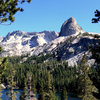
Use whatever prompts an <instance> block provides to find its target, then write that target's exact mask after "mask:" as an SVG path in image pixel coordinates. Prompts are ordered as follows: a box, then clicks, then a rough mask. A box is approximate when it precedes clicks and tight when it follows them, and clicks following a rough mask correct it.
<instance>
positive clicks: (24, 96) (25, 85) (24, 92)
mask: <svg viewBox="0 0 100 100" xmlns="http://www.w3.org/2000/svg"><path fill="white" fill-rule="evenodd" d="M20 100H27V79H26V78H25V79H24V91H23V92H22V94H21V96H20Z"/></svg>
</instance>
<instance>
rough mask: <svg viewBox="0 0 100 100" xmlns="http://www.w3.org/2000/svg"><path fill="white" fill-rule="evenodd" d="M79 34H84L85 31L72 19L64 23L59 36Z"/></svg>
mask: <svg viewBox="0 0 100 100" xmlns="http://www.w3.org/2000/svg"><path fill="white" fill-rule="evenodd" d="M78 33H84V30H83V29H82V28H81V27H80V26H79V25H78V24H77V22H76V20H75V19H74V18H73V17H71V18H69V19H68V20H66V21H65V22H64V23H63V25H62V27H61V31H60V33H59V36H69V35H72V34H78Z"/></svg>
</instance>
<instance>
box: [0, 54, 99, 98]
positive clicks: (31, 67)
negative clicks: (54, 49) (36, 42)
mask: <svg viewBox="0 0 100 100" xmlns="http://www.w3.org/2000/svg"><path fill="white" fill-rule="evenodd" d="M49 56H50V58H51V59H50V60H46V59H47V58H48V57H49ZM24 57H26V56H22V57H11V58H8V65H7V68H6V72H5V73H4V74H3V75H2V82H3V83H6V84H7V85H9V80H8V79H7V77H8V76H9V77H10V75H9V72H10V71H11V69H12V70H13V71H12V72H15V73H12V76H13V77H12V78H11V77H10V78H9V79H13V83H16V87H15V88H17V87H18V88H22V89H24V92H23V95H22V96H21V98H25V97H27V91H28V83H27V82H28V78H27V74H28V73H31V75H30V76H31V81H30V84H31V91H32V92H33V93H34V94H36V93H38V94H39V97H38V99H39V100H58V94H59V95H61V96H60V97H61V100H66V99H67V95H68V93H71V95H72V96H75V97H80V98H82V100H87V98H88V97H89V98H92V99H88V100H97V99H96V97H97V95H98V92H97V91H98V87H97V86H96V87H95V84H97V82H96V81H95V82H96V83H95V84H94V79H97V78H98V81H99V75H98V77H96V76H95V75H94V74H95V73H96V74H98V73H97V71H95V70H97V69H94V68H90V67H89V66H88V65H87V59H86V56H84V57H83V59H82V61H81V62H80V63H79V64H78V66H74V67H71V66H68V64H67V62H66V61H57V60H54V59H52V55H50V54H49V55H45V56H44V55H42V56H39V57H36V56H32V57H30V58H28V59H27V60H26V61H24V62H23V63H22V62H21V63H20V61H21V60H23V59H24ZM19 59H20V60H19ZM37 59H38V60H37ZM90 76H91V77H90ZM13 83H12V85H13ZM10 85H11V83H10ZM12 85H11V86H12ZM12 87H14V86H12ZM88 90H89V91H88ZM94 90H95V91H94ZM25 91H26V92H25ZM22 100H23V99H22Z"/></svg>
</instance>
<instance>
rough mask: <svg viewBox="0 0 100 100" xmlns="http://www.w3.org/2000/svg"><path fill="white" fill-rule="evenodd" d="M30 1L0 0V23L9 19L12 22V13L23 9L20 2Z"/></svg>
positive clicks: (27, 0) (26, 0)
mask: <svg viewBox="0 0 100 100" xmlns="http://www.w3.org/2000/svg"><path fill="white" fill-rule="evenodd" d="M24 2H28V3H30V2H31V0H0V23H3V22H7V21H11V22H14V20H15V18H14V15H15V14H16V13H17V12H18V11H21V12H22V11H23V9H22V8H21V7H19V5H20V4H23V3H24Z"/></svg>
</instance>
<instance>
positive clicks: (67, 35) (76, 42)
mask: <svg viewBox="0 0 100 100" xmlns="http://www.w3.org/2000/svg"><path fill="white" fill-rule="evenodd" d="M79 33H82V34H79ZM94 37H98V38H100V35H99V34H98V33H88V32H85V33H84V31H83V29H82V28H81V27H80V26H78V24H77V23H76V21H75V19H74V18H72V17H71V18H70V19H68V20H67V21H65V23H64V24H63V25H62V27H61V31H60V33H57V32H54V31H43V32H23V31H14V32H12V33H8V35H7V36H6V37H4V38H2V37H1V39H0V40H1V41H0V46H2V47H3V52H2V53H0V56H15V55H23V54H29V56H32V55H39V54H41V53H43V54H47V53H51V54H54V55H55V57H54V58H55V59H56V58H57V56H59V57H60V58H61V59H63V60H66V61H68V64H69V65H71V66H74V65H75V64H77V63H78V62H79V60H80V59H81V58H82V55H83V54H84V52H87V56H88V58H89V64H91V63H92V64H93V62H95V61H94V60H93V59H91V54H90V53H88V51H89V48H88V47H89V45H96V44H97V43H98V40H97V39H95V38H94ZM58 51H59V52H58ZM57 53H58V54H57Z"/></svg>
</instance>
